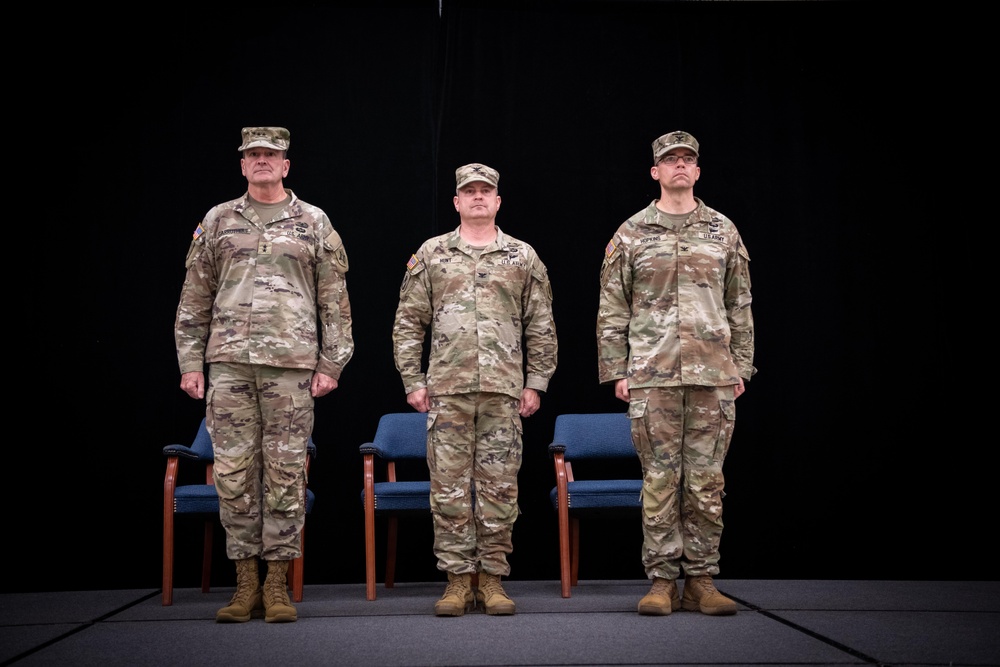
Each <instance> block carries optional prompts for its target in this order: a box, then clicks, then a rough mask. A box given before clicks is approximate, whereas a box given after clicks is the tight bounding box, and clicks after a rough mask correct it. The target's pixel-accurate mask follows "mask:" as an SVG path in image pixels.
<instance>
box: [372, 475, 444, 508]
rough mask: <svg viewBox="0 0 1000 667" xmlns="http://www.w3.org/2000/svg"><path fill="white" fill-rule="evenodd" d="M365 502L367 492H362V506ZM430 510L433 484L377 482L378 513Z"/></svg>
mask: <svg viewBox="0 0 1000 667" xmlns="http://www.w3.org/2000/svg"><path fill="white" fill-rule="evenodd" d="M364 501H365V492H364V491H362V492H361V502H362V504H364ZM430 508H431V483H430V482H428V481H413V482H375V511H376V512H405V511H408V510H424V511H430Z"/></svg>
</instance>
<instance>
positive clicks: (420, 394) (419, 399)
mask: <svg viewBox="0 0 1000 667" xmlns="http://www.w3.org/2000/svg"><path fill="white" fill-rule="evenodd" d="M406 402H407V403H409V404H410V407H411V408H413V409H414V410H416V411H417V412H427V411H428V410H430V409H431V399H430V398H428V397H427V387H421V388H420V389H414V390H413V391H411V392H410V393H409V394H407V395H406Z"/></svg>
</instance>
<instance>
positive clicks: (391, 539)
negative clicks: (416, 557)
mask: <svg viewBox="0 0 1000 667" xmlns="http://www.w3.org/2000/svg"><path fill="white" fill-rule="evenodd" d="M388 523H389V536H388V538H387V539H386V546H385V587H386V588H392V587H393V586H395V584H396V536H397V534H398V532H399V518H398V517H395V516H390V517H389V518H388Z"/></svg>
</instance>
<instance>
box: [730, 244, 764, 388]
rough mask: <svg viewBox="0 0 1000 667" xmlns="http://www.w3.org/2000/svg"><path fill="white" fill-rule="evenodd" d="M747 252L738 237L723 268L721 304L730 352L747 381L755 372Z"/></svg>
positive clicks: (741, 375)
mask: <svg viewBox="0 0 1000 667" xmlns="http://www.w3.org/2000/svg"><path fill="white" fill-rule="evenodd" d="M751 301H752V299H751V296H750V253H749V252H747V249H746V246H744V245H743V240H742V239H741V238H739V237H737V241H736V252H734V253H733V254H732V258H731V261H730V263H729V266H727V267H726V293H725V296H724V302H725V307H726V316H727V317H728V319H729V331H730V343H729V344H730V352H731V354H732V356H733V361H734V362H736V367H737V368H738V369H739V373H740V377H742V378H743V379H744V380H749V379H750V378H751V377H753V375H754V374H755V373H756V372H757V369H756V368H755V367H754V365H753V357H754V337H753V312H752V311H751V308H750V303H751Z"/></svg>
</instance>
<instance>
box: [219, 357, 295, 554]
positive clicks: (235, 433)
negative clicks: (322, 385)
mask: <svg viewBox="0 0 1000 667" xmlns="http://www.w3.org/2000/svg"><path fill="white" fill-rule="evenodd" d="M312 374H313V371H311V370H304V369H284V368H274V367H271V366H260V365H247V364H228V363H221V362H220V363H214V364H211V365H210V366H209V369H208V390H207V392H206V400H207V404H208V405H207V411H206V425H207V426H208V432H209V434H210V435H211V436H212V443H213V450H214V452H215V466H214V474H215V489H216V491H218V494H219V516H220V519H221V520H222V525H223V526H225V528H226V554H227V556H228V557H229V558H230V559H233V560H242V559H244V558H250V557H251V556H259V557H261V558H263V559H264V560H291V559H293V558H298V557H299V556H300V555H301V554H302V550H301V547H302V541H301V531H302V526H303V525H304V524H305V519H306V481H307V480H306V472H305V462H306V447H307V445H308V442H309V436H310V434H311V433H312V430H313V419H314V411H313V397H312V395H311V394H310V390H309V388H310V385H311V383H312Z"/></svg>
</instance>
